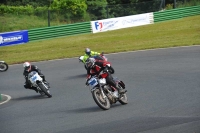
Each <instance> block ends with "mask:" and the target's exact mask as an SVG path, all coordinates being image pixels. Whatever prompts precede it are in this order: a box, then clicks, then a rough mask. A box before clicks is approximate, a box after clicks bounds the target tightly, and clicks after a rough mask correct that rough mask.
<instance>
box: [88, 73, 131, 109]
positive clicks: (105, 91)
mask: <svg viewBox="0 0 200 133" xmlns="http://www.w3.org/2000/svg"><path fill="white" fill-rule="evenodd" d="M107 74H108V73H103V74H101V77H102V78H101V79H99V78H98V77H97V76H93V77H91V78H90V79H89V80H88V82H87V83H88V85H89V86H90V88H91V93H92V96H93V99H94V101H95V102H96V104H97V105H98V106H99V107H100V108H101V109H103V110H108V109H110V106H111V104H114V103H116V102H117V101H119V102H120V103H121V104H122V105H125V104H127V103H128V99H127V95H126V93H123V94H119V93H118V90H117V89H116V88H114V87H113V86H111V85H109V84H107V83H106V79H105V77H106V76H107ZM113 79H114V81H115V82H116V84H117V85H118V87H119V88H121V89H125V84H124V83H123V81H121V80H119V79H118V78H117V77H115V78H113Z"/></svg>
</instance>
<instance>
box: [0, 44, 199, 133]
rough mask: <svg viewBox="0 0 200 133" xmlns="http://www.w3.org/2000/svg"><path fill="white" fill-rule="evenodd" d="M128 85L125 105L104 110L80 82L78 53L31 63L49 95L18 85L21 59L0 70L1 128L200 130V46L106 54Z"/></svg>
mask: <svg viewBox="0 0 200 133" xmlns="http://www.w3.org/2000/svg"><path fill="white" fill-rule="evenodd" d="M106 56H107V57H108V60H109V61H110V62H111V63H112V65H113V67H114V69H115V72H116V73H115V74H114V76H117V77H118V78H120V79H122V80H123V81H124V82H125V84H126V88H127V90H128V93H127V95H128V100H129V103H128V104H127V105H121V104H120V103H117V104H115V105H112V106H111V108H110V110H107V111H103V110H102V109H100V108H99V107H98V106H97V105H96V104H95V102H94V100H93V98H92V95H91V93H90V91H89V88H88V87H85V77H86V70H85V69H84V66H83V64H82V63H79V61H78V58H71V59H64V60H55V61H44V62H37V63H33V64H35V65H37V66H38V67H39V68H41V69H42V72H43V73H44V74H45V75H46V79H47V81H48V82H49V83H50V85H51V90H50V91H51V93H52V95H53V97H52V98H47V97H43V96H40V94H38V93H36V92H35V91H33V90H27V89H24V88H23V84H24V78H23V75H22V72H23V67H22V64H19V65H12V66H10V67H9V69H8V71H7V72H1V73H0V93H1V94H6V95H9V96H11V97H12V99H11V100H10V101H9V102H7V103H4V104H2V105H0V132H1V133H200V46H193V47H180V48H169V49H157V50H148V51H137V52H129V53H119V54H110V55H106Z"/></svg>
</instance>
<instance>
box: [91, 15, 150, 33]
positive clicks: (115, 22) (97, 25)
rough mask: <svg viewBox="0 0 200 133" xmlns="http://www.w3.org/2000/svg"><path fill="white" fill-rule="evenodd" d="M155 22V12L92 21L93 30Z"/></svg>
mask: <svg viewBox="0 0 200 133" xmlns="http://www.w3.org/2000/svg"><path fill="white" fill-rule="evenodd" d="M151 23H153V13H145V14H138V15H132V16H126V17H119V18H111V19H103V20H97V21H91V25H92V32H93V33H97V32H104V31H109V30H116V29H122V28H128V27H133V26H140V25H147V24H151Z"/></svg>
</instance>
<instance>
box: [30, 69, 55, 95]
mask: <svg viewBox="0 0 200 133" xmlns="http://www.w3.org/2000/svg"><path fill="white" fill-rule="evenodd" d="M28 80H29V81H30V82H31V84H32V86H33V87H36V88H37V89H38V92H39V93H40V94H41V95H47V96H48V97H49V98H50V97H52V95H51V94H50V91H49V88H50V87H49V85H48V83H44V82H43V79H42V77H40V75H39V74H38V73H37V72H36V71H32V72H30V73H29V74H28Z"/></svg>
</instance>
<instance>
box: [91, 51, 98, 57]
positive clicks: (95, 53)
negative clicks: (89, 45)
mask: <svg viewBox="0 0 200 133" xmlns="http://www.w3.org/2000/svg"><path fill="white" fill-rule="evenodd" d="M95 55H100V53H98V52H94V51H91V56H95Z"/></svg>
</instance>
